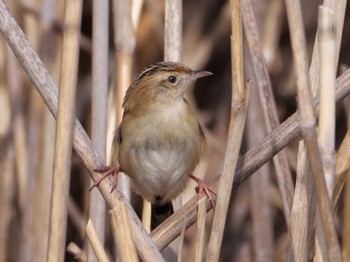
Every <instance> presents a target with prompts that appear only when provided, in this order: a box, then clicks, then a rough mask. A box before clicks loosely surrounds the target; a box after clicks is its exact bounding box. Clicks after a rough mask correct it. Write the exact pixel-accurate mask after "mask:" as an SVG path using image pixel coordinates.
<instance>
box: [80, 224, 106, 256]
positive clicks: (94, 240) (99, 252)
mask: <svg viewBox="0 0 350 262" xmlns="http://www.w3.org/2000/svg"><path fill="white" fill-rule="evenodd" d="M85 231H86V236H87V238H88V240H89V242H90V245H91V247H92V249H93V251H94V253H95V256H96V258H97V261H101V262H108V261H109V259H108V257H107V254H106V252H105V250H104V249H103V244H102V242H101V239H100V238H99V237H98V234H97V231H96V228H95V226H94V224H93V222H92V221H91V219H89V221H88V222H87V225H86V230H85Z"/></svg>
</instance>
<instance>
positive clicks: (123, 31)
mask: <svg viewBox="0 0 350 262" xmlns="http://www.w3.org/2000/svg"><path fill="white" fill-rule="evenodd" d="M131 2H132V1H130V0H126V1H120V0H114V1H113V29H114V46H115V50H116V53H115V59H116V69H117V71H116V79H117V82H116V86H115V95H116V100H115V101H116V103H115V104H116V108H114V110H116V116H117V119H116V120H113V121H111V123H109V124H110V125H112V126H111V127H110V129H109V130H111V129H113V130H115V129H116V128H117V126H119V124H120V122H121V120H122V117H123V109H122V104H123V98H124V95H125V92H126V90H127V89H128V87H129V86H130V84H131V77H132V65H133V54H134V50H135V45H136V39H135V31H134V27H133V24H132V17H131V9H132V3H131ZM114 121H116V122H114ZM109 135H113V136H114V132H113V134H112V133H110V134H109ZM110 141H112V139H110ZM110 145H111V144H110ZM112 157H113V156H112ZM118 184H119V188H120V189H121V190H122V192H123V193H124V195H125V196H126V197H127V199H129V200H130V199H131V190H130V182H129V180H128V179H127V178H126V177H125V176H123V175H122V176H119V177H118Z"/></svg>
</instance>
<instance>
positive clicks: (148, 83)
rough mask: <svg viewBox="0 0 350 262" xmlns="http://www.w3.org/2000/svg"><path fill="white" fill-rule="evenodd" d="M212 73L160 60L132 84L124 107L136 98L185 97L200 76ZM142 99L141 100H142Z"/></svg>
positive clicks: (169, 99)
mask: <svg viewBox="0 0 350 262" xmlns="http://www.w3.org/2000/svg"><path fill="white" fill-rule="evenodd" d="M209 75H212V73H211V72H208V71H193V70H191V69H189V68H188V67H187V66H185V65H182V64H180V63H174V62H160V63H157V64H154V65H151V66H149V67H148V68H146V69H145V70H144V71H142V72H141V73H140V74H139V75H138V77H137V78H136V79H135V81H134V82H133V83H132V84H131V86H130V87H129V89H128V90H127V93H126V95H125V98H124V107H125V106H127V104H132V101H130V100H134V99H135V98H137V99H136V100H139V99H141V101H142V100H147V99H148V98H150V99H151V100H152V101H154V102H165V103H168V102H171V101H176V100H179V99H182V98H183V95H184V93H185V90H186V88H187V87H188V86H190V84H191V83H193V82H194V81H196V80H197V79H198V78H201V77H205V76H209ZM141 101H140V102H141Z"/></svg>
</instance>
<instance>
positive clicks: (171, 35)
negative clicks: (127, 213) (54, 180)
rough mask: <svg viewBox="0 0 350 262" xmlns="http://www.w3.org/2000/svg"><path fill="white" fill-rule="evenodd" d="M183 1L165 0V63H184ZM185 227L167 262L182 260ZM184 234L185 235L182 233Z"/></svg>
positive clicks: (175, 202) (165, 254) (177, 202)
mask: <svg viewBox="0 0 350 262" xmlns="http://www.w3.org/2000/svg"><path fill="white" fill-rule="evenodd" d="M182 11H183V10H182V0H165V17H164V61H165V62H168V61H170V62H179V63H181V62H182V48H183V46H182V45H183V37H182V27H183V12H182ZM172 203H173V209H174V211H175V212H176V211H177V210H178V209H180V208H181V207H182V205H183V200H182V194H180V195H179V196H177V197H176V198H175V199H174V200H173V201H172ZM150 215H151V214H150ZM185 229H186V227H185V226H184V225H183V226H182V230H181V234H180V237H179V238H178V239H177V240H175V241H173V242H172V243H171V244H170V246H169V247H168V248H167V249H168V250H164V251H163V252H162V254H163V257H164V259H165V260H166V261H175V260H181V258H182V245H183V237H184V234H185V233H184V231H185ZM182 232H183V233H182Z"/></svg>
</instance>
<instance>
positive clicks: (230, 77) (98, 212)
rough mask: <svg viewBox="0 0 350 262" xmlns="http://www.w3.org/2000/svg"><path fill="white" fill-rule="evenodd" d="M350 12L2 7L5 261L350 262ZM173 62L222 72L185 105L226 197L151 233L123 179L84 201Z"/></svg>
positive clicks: (206, 165) (0, 251)
mask: <svg viewBox="0 0 350 262" xmlns="http://www.w3.org/2000/svg"><path fill="white" fill-rule="evenodd" d="M346 2H347V1H345V0H338V1H335V0H324V1H301V0H286V1H284V2H283V1H280V0H231V1H223V0H220V1H203V0H193V1H181V0H165V1H161V0H160V1H156V0H146V1H142V0H112V1H106V0H90V1H87V0H86V1H82V0H66V1H50V0H42V1H36V0H31V1H11V0H0V32H1V33H2V37H0V50H1V51H0V168H1V171H2V172H1V174H2V175H1V182H0V207H1V213H0V261H75V260H78V261H96V259H97V260H98V261H111V260H117V259H119V260H120V261H137V260H139V259H141V260H144V261H163V260H165V261H176V260H178V261H181V260H182V261H219V260H220V261H309V260H315V261H342V260H344V261H350V237H349V236H350V233H349V232H350V203H349V201H350V183H349V182H348V180H347V174H348V172H349V167H350V161H349V159H350V150H349V148H350V133H349V132H348V123H349V102H348V99H347V96H348V94H349V93H350V71H349V70H348V69H347V65H348V64H349V63H350V57H349V56H348V53H350V52H349V50H348V48H349V46H350V45H349V40H350V33H349V32H350V31H349V30H346V29H347V28H348V27H349V25H348V21H349V17H350V16H349V14H347V13H346V8H347V5H346ZM162 60H164V61H176V62H182V63H184V64H186V65H187V66H189V67H190V68H193V69H205V70H208V71H211V72H213V73H214V76H213V77H211V78H208V79H206V81H201V82H199V83H198V84H197V85H196V86H195V87H194V88H192V89H191V90H189V91H188V94H187V97H188V100H189V101H190V103H191V104H192V105H193V106H194V107H195V108H196V113H197V115H198V117H199V119H200V120H201V122H202V123H203V125H204V126H205V127H206V128H207V152H206V154H205V156H204V157H203V159H202V160H201V162H200V163H199V165H198V167H197V169H196V170H195V173H196V175H197V176H199V177H202V178H204V179H205V180H206V181H211V183H213V184H214V185H215V186H216V188H217V192H218V194H217V197H216V211H215V213H214V212H213V211H211V205H210V204H209V202H208V201H206V200H205V199H204V198H202V199H201V200H199V201H198V199H197V196H196V195H195V190H194V187H195V186H194V184H192V183H190V184H189V186H188V188H187V189H186V191H185V192H184V193H183V194H182V197H180V198H178V199H177V200H176V201H175V202H176V205H175V207H176V212H175V214H174V215H172V216H171V217H170V218H169V219H167V220H166V221H165V222H164V223H162V224H161V225H160V226H159V227H158V228H156V229H155V230H154V231H152V232H149V231H150V229H149V223H150V222H149V217H150V215H149V212H150V208H149V207H150V206H149V203H146V202H144V203H143V201H142V199H141V198H140V197H138V196H136V195H135V194H134V193H133V192H132V191H131V190H130V187H129V181H128V179H122V181H119V187H118V189H117V190H116V191H113V192H112V193H110V190H111V185H112V183H113V178H108V179H107V180H108V181H107V180H106V181H107V183H105V182H103V183H101V184H100V186H99V190H98V189H94V190H92V191H91V193H90V192H89V188H90V187H91V185H92V180H91V178H92V179H93V180H94V181H96V180H97V179H98V178H99V177H100V174H98V173H96V172H93V170H94V169H96V168H98V167H101V166H103V165H105V164H108V163H109V162H110V158H111V156H110V155H111V153H110V147H111V141H112V139H113V135H114V130H115V129H116V128H117V126H118V123H119V122H120V120H121V117H122V108H121V106H122V105H121V104H122V99H123V96H124V93H125V91H126V89H127V88H128V86H129V85H130V83H131V81H132V80H133V79H134V77H135V75H136V74H137V73H138V72H140V71H141V70H142V69H143V68H144V67H146V66H148V65H150V64H153V63H155V62H158V61H162ZM72 148H74V150H72ZM248 178H249V179H248ZM243 182H245V183H243ZM141 221H142V222H141ZM191 225H194V226H192V227H191Z"/></svg>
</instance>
